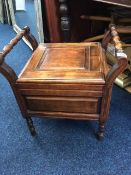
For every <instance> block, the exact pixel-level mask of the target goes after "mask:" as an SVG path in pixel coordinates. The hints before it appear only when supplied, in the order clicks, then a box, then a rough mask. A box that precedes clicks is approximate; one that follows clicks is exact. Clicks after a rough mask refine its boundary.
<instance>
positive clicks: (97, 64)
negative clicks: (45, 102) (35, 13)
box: [18, 43, 106, 84]
mask: <svg viewBox="0 0 131 175" xmlns="http://www.w3.org/2000/svg"><path fill="white" fill-rule="evenodd" d="M105 64H106V63H105V60H104V58H103V56H102V49H101V45H100V44H99V43H70V44H66V43H58V44H40V45H39V47H38V48H37V49H36V51H35V52H34V53H33V55H32V57H31V59H30V60H29V61H28V63H27V65H26V66H25V68H24V70H23V71H22V73H21V74H20V76H19V79H18V82H34V81H36V82H43V83H44V82H46V83H47V82H52V83H55V82H63V83H64V82H71V83H73V82H75V83H79V82H83V83H90V84H104V83H105V80H104V71H105V70H104V69H105Z"/></svg>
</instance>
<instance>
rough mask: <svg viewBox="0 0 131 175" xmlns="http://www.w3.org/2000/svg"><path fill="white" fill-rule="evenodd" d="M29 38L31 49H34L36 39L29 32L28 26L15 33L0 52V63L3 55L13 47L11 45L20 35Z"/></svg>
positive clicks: (36, 44)
mask: <svg viewBox="0 0 131 175" xmlns="http://www.w3.org/2000/svg"><path fill="white" fill-rule="evenodd" d="M24 36H25V38H26V39H27V40H29V42H30V43H31V45H32V48H33V50H35V49H36V47H37V46H38V43H37V41H36V40H35V38H34V37H33V36H32V35H31V34H30V28H29V27H27V26H26V27H24V28H23V29H22V30H21V32H20V33H18V34H17V35H16V37H15V38H13V39H12V40H11V41H10V43H9V44H7V45H6V46H5V47H4V48H3V50H2V52H0V64H2V63H3V61H4V57H5V56H6V55H7V54H8V53H9V52H10V51H11V50H12V49H13V47H14V46H15V45H16V44H17V43H18V42H19V41H20V40H21V39H22V37H24Z"/></svg>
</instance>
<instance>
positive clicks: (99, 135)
mask: <svg viewBox="0 0 131 175" xmlns="http://www.w3.org/2000/svg"><path fill="white" fill-rule="evenodd" d="M104 133H105V126H104V123H99V129H98V132H97V138H98V140H104Z"/></svg>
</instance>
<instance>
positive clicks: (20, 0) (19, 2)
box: [15, 0, 25, 10]
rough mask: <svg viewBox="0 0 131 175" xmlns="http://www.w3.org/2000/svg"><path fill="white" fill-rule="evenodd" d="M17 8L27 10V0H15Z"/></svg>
mask: <svg viewBox="0 0 131 175" xmlns="http://www.w3.org/2000/svg"><path fill="white" fill-rule="evenodd" d="M15 3H16V10H25V0H15Z"/></svg>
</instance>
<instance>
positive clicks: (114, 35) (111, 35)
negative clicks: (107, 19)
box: [102, 24, 127, 86]
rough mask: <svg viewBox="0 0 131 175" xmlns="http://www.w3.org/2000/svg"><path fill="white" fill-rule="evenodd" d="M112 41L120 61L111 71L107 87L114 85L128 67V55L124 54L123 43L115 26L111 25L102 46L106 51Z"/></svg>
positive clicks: (108, 75)
mask: <svg viewBox="0 0 131 175" xmlns="http://www.w3.org/2000/svg"><path fill="white" fill-rule="evenodd" d="M111 40H112V41H113V43H114V46H115V50H116V52H115V53H116V58H117V60H118V61H117V63H116V64H114V65H113V67H112V68H111V69H110V71H109V72H108V74H107V76H106V82H107V86H110V85H112V83H113V82H114V80H115V78H116V77H117V76H118V75H119V74H120V73H122V72H123V71H124V70H125V69H126V67H127V55H126V54H125V53H124V52H123V49H122V43H121V41H120V37H119V35H118V32H117V30H116V27H115V25H114V24H110V25H109V30H108V31H107V32H106V33H105V37H104V39H103V41H102V46H103V48H104V49H105V50H107V46H108V43H109V42H110V41H111Z"/></svg>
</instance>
